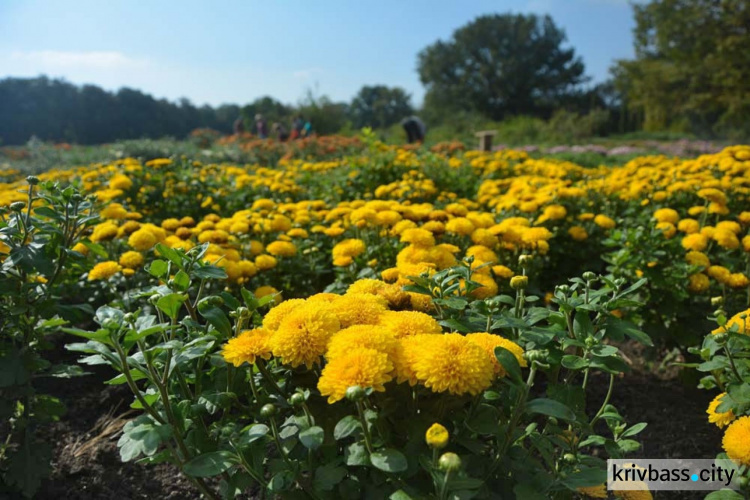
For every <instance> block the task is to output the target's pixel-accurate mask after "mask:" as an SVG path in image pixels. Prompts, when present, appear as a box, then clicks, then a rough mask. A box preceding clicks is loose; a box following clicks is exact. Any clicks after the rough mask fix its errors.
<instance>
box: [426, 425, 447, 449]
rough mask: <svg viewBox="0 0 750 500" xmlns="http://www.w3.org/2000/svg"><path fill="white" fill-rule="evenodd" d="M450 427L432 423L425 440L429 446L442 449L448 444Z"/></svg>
mask: <svg viewBox="0 0 750 500" xmlns="http://www.w3.org/2000/svg"><path fill="white" fill-rule="evenodd" d="M449 438H450V434H448V429H446V428H445V427H443V426H442V425H440V424H437V423H435V424H432V426H430V428H429V429H427V432H426V433H425V435H424V440H425V441H426V442H427V446H429V447H430V448H434V449H436V450H442V449H443V448H445V447H446V446H447V445H448V439H449Z"/></svg>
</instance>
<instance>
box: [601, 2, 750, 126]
mask: <svg viewBox="0 0 750 500" xmlns="http://www.w3.org/2000/svg"><path fill="white" fill-rule="evenodd" d="M633 9H634V12H635V19H636V29H635V49H636V59H635V60H632V61H620V62H618V64H617V65H616V66H615V68H614V72H615V76H616V78H617V81H618V84H619V86H620V88H621V90H622V91H623V92H625V93H626V95H627V98H628V104H629V106H630V107H631V108H632V109H634V110H637V111H638V112H640V113H642V114H643V117H644V129H645V130H663V129H665V128H668V127H671V126H672V125H675V124H678V125H679V124H682V127H687V128H689V129H690V130H692V131H696V132H699V133H703V134H706V133H718V134H721V135H724V136H729V137H732V138H734V139H739V138H746V137H748V134H750V130H749V129H748V127H747V120H746V117H747V113H748V110H750V98H749V97H748V96H750V69H748V68H750V38H749V37H748V34H747V26H748V25H750V10H748V8H747V3H746V2H745V1H744V0H727V1H722V2H715V1H713V0H652V1H650V2H648V3H646V4H634V5H633Z"/></svg>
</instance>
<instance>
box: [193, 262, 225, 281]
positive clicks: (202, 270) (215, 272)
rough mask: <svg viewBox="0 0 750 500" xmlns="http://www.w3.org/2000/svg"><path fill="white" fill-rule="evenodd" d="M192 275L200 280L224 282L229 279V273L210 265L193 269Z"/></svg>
mask: <svg viewBox="0 0 750 500" xmlns="http://www.w3.org/2000/svg"><path fill="white" fill-rule="evenodd" d="M191 274H192V275H193V276H195V277H196V278H199V279H215V280H223V279H226V278H227V273H226V272H224V270H223V269H222V268H220V267H217V266H212V265H210V264H206V265H203V266H197V267H195V268H193V270H192V271H191Z"/></svg>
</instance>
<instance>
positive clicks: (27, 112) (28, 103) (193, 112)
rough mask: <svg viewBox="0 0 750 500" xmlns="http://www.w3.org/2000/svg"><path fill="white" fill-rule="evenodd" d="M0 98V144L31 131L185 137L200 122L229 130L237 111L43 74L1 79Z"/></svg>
mask: <svg viewBox="0 0 750 500" xmlns="http://www.w3.org/2000/svg"><path fill="white" fill-rule="evenodd" d="M0 102H2V103H3V105H2V106H0V138H2V143H4V144H23V143H25V142H26V141H28V140H29V139H30V138H31V137H32V136H36V137H39V138H40V139H42V140H48V141H55V142H75V143H80V144H102V143H105V142H112V141H114V140H117V139H139V138H142V137H151V138H157V137H165V136H177V137H185V136H187V135H188V134H189V133H190V131H191V130H193V129H195V128H199V127H209V128H213V129H216V130H219V131H221V132H225V133H229V132H231V131H232V123H233V122H234V120H235V119H236V118H237V116H238V115H239V111H240V110H239V107H238V106H235V105H224V106H220V107H218V108H215V109H214V108H211V107H209V106H202V107H200V108H198V107H196V106H194V105H193V104H191V103H190V101H188V100H187V99H181V100H180V101H179V102H178V103H171V102H168V101H166V100H164V99H161V100H158V99H155V98H154V97H152V96H150V95H148V94H144V93H143V92H140V91H138V90H133V89H128V88H122V89H120V90H118V91H117V92H116V93H114V92H107V91H105V90H103V89H101V88H100V87H97V86H94V85H84V86H82V87H78V86H75V85H73V84H70V83H68V82H65V81H64V80H54V79H49V78H47V77H45V76H42V77H38V78H6V79H3V80H0Z"/></svg>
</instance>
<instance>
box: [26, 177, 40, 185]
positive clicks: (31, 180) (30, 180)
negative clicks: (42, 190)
mask: <svg viewBox="0 0 750 500" xmlns="http://www.w3.org/2000/svg"><path fill="white" fill-rule="evenodd" d="M26 182H28V183H29V184H31V185H32V186H36V185H37V184H39V177H37V176H36V175H30V176H28V177H26Z"/></svg>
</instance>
